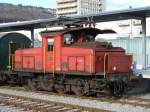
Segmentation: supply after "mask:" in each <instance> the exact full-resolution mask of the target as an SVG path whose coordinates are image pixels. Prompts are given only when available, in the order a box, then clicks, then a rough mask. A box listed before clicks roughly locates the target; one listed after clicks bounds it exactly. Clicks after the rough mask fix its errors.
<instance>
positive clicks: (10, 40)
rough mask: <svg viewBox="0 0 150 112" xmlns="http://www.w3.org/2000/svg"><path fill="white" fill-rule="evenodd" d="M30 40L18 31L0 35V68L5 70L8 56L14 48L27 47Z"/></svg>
mask: <svg viewBox="0 0 150 112" xmlns="http://www.w3.org/2000/svg"><path fill="white" fill-rule="evenodd" d="M30 45H31V40H30V39H29V38H28V37H27V36H25V35H23V34H20V33H7V34H2V35H0V69H1V70H6V69H8V65H9V58H10V57H9V56H11V54H13V53H14V51H15V50H16V49H21V48H29V47H30Z"/></svg>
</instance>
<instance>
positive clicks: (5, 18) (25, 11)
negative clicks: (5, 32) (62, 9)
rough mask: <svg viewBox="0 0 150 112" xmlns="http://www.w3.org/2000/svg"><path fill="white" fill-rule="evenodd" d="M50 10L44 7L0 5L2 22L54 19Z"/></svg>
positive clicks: (0, 19)
mask: <svg viewBox="0 0 150 112" xmlns="http://www.w3.org/2000/svg"><path fill="white" fill-rule="evenodd" d="M53 16H54V14H52V13H51V12H50V11H48V9H45V8H42V7H33V6H22V5H21V4H20V5H12V4H7V3H0V22H14V21H24V20H32V19H46V18H51V17H53Z"/></svg>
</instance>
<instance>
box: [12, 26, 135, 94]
mask: <svg viewBox="0 0 150 112" xmlns="http://www.w3.org/2000/svg"><path fill="white" fill-rule="evenodd" d="M101 33H102V31H101V30H99V29H96V28H74V29H68V30H65V31H64V30H62V31H50V32H48V31H47V32H42V47H41V48H31V49H24V50H17V51H16V52H15V54H14V59H13V70H14V71H17V72H19V71H21V72H22V71H23V72H27V73H36V74H37V73H43V74H47V75H48V74H49V75H52V77H53V78H55V79H56V80H57V79H58V81H56V83H57V84H56V85H57V86H55V85H54V84H53V85H54V86H55V87H56V88H57V89H58V88H59V89H61V90H63V91H67V86H68V85H76V87H78V88H79V86H81V83H83V82H84V81H88V83H89V84H88V85H94V86H95V89H94V86H92V87H91V88H92V89H91V90H88V91H92V90H93V89H94V90H93V91H95V90H98V91H99V90H100V89H97V88H99V86H100V84H99V80H102V79H103V80H102V82H105V81H106V80H107V84H108V85H109V84H110V82H115V81H117V82H118V80H119V82H123V81H124V80H128V78H129V76H130V66H131V64H132V56H131V55H127V54H125V50H124V49H122V48H120V47H112V45H111V44H110V43H107V42H95V37H96V35H97V34H101ZM114 75H115V77H116V75H117V76H118V77H119V78H116V79H114V77H113V76H114ZM71 76H73V78H72V77H71ZM121 76H122V77H123V78H122V79H121V81H120V77H121ZM34 77H35V76H34ZM43 77H44V75H43ZM50 77H51V76H50ZM58 77H59V78H58ZM60 77H61V78H60ZM64 77H65V78H64ZM66 77H69V78H70V77H71V78H70V79H68V80H66V79H67V78H66ZM74 77H76V78H74ZM85 77H86V78H87V80H85V79H86V78H85ZM94 77H96V79H95V78H94ZM110 77H113V78H110ZM124 77H126V78H125V79H124ZM44 78H45V77H44ZM47 79H50V78H47ZM62 79H63V81H64V80H65V81H64V82H63V83H62ZM73 79H75V80H73ZM78 79H80V80H78ZM82 79H84V81H83V80H82ZM50 80H51V79H50ZM91 81H92V82H91ZM73 82H75V83H73ZM79 82H80V83H79ZM108 82H109V83H108ZM58 85H59V87H58ZM62 85H64V86H63V87H62ZM83 85H84V86H85V83H83ZM97 85H98V87H97ZM60 86H61V87H60ZM117 86H120V83H119V85H117ZM73 87H74V86H73ZM73 87H72V88H73ZM62 88H63V89H62ZM89 88H90V87H89ZM80 89H83V88H80ZM80 89H79V90H80ZM86 89H87V88H86ZM79 90H78V89H77V88H76V89H75V93H77V94H79V93H81V92H79ZM118 91H119V92H120V91H122V89H121V90H118ZM113 92H114V91H113ZM84 93H85V92H84Z"/></svg>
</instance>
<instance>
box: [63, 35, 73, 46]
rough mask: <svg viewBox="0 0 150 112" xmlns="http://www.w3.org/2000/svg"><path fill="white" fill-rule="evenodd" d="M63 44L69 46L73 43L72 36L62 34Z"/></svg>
mask: <svg viewBox="0 0 150 112" xmlns="http://www.w3.org/2000/svg"><path fill="white" fill-rule="evenodd" d="M63 42H64V44H67V45H70V44H72V43H73V42H74V35H73V34H71V33H67V34H64V36H63Z"/></svg>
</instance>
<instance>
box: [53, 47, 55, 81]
mask: <svg viewBox="0 0 150 112" xmlns="http://www.w3.org/2000/svg"><path fill="white" fill-rule="evenodd" d="M53 78H55V47H54V45H53Z"/></svg>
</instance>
